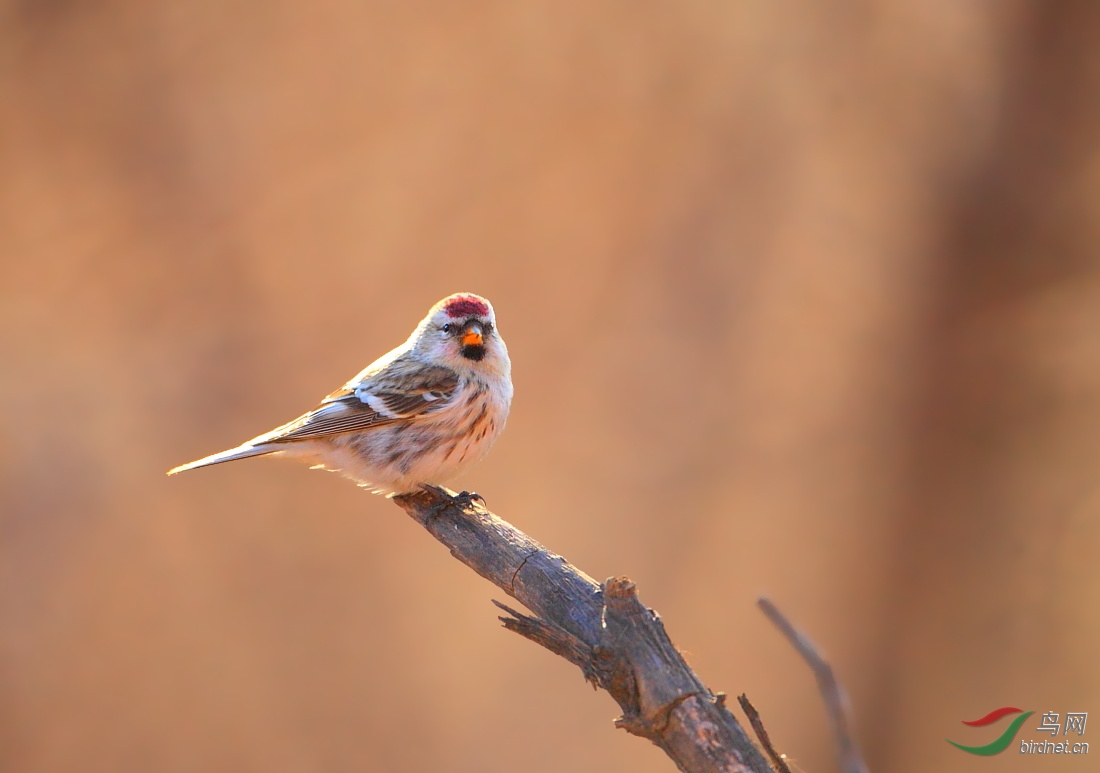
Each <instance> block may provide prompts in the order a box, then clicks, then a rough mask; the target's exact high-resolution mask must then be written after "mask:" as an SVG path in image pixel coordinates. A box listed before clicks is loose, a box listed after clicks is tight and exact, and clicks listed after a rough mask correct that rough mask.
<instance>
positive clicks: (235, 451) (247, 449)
mask: <svg viewBox="0 0 1100 773" xmlns="http://www.w3.org/2000/svg"><path fill="white" fill-rule="evenodd" d="M279 450H281V449H280V448H279V447H278V446H276V445H267V444H259V445H252V444H250V443H245V444H243V445H239V446H237V447H236V448H230V449H229V450H228V451H220V452H218V453H216V454H210V456H204V457H203V458H202V459H196V460H195V461H193V462H188V463H187V464H181V465H180V466H179V467H173V468H172V469H170V470H169V471H168V474H169V475H175V474H176V473H177V472H184V471H185V470H194V469H195V468H197V467H209V466H210V465H212V464H221V463H222V462H231V461H233V460H234V459H247V458H248V457H250V456H263V455H264V454H271V453H274V452H276V451H279Z"/></svg>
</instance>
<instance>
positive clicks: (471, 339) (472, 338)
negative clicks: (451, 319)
mask: <svg viewBox="0 0 1100 773" xmlns="http://www.w3.org/2000/svg"><path fill="white" fill-rule="evenodd" d="M482 340H483V338H482V335H481V325H479V324H477V323H476V322H471V323H470V324H469V325H467V326H466V332H465V333H464V334H463V335H462V345H463V346H481V343H482Z"/></svg>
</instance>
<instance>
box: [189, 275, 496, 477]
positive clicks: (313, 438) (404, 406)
mask: <svg viewBox="0 0 1100 773" xmlns="http://www.w3.org/2000/svg"><path fill="white" fill-rule="evenodd" d="M511 404H512V364H511V362H510V360H509V359H508V348H507V347H506V346H505V345H504V339H502V338H501V337H500V332H499V331H498V330H497V327H496V317H495V315H494V313H493V307H492V305H491V304H490V303H489V301H487V300H485V299H484V298H482V297H481V296H478V295H474V294H472V293H458V294H455V295H451V296H448V297H446V298H444V299H443V300H441V301H440V302H439V303H437V304H435V305H434V306H432V308H431V310H430V311H429V312H428V316H426V317H424V319H422V320H421V321H420V324H419V325H417V326H416V329H415V330H414V331H413V332H412V335H411V336H409V339H408V340H407V341H406V342H405V343H403V344H401V345H400V346H398V347H397V348H396V349H394V350H393V351H391V352H389V353H388V354H384V355H382V356H381V357H379V358H378V359H377V360H375V361H374V362H373V363H371V364H370V365H368V366H367V368H366V369H365V370H363V371H362V372H361V373H359V375H357V376H356V377H355V378H353V379H352V380H351V381H349V382H348V383H347V384H346V385H344V387H343V388H342V389H339V390H337V391H336V392H333V393H332V394H330V395H329V396H328V397H326V398H325V399H324V400H322V401H321V404H320V405H319V406H318V407H317V408H314V409H313V410H312V411H310V412H309V413H307V414H305V415H303V416H300V417H298V418H297V419H295V420H294V421H292V422H289V423H288V424H284V425H283V426H281V427H278V428H276V429H273V430H272V431H270V432H267V433H265V434H263V435H260V436H258V437H255V438H253V439H252V440H249V441H248V442H247V443H243V444H241V445H239V446H237V447H236V448H231V449H229V450H228V451H222V452H221V453H217V454H211V455H210V456H207V457H204V458H202V459H199V460H197V461H194V462H191V463H190V464H182V465H180V466H179V467H175V468H173V469H171V470H169V471H168V474H169V475H174V474H175V473H177V472H183V471H184V470H192V469H194V468H196V467H206V466H207V465H211V464H219V463H221V462H229V461H233V460H234V459H245V458H247V457H250V456H262V455H265V454H272V455H275V456H287V457H293V458H297V459H303V460H305V461H308V462H311V463H312V464H313V466H314V467H318V468H324V469H328V470H335V471H339V472H341V473H343V474H344V475H346V476H347V477H349V478H352V479H353V480H355V481H358V483H359V484H360V485H361V486H363V487H365V488H369V489H370V490H372V491H375V492H378V493H382V494H388V495H391V496H392V495H394V494H404V493H409V492H412V491H416V490H417V489H419V488H420V487H421V485H424V484H439V483H444V482H446V481H448V480H450V479H451V478H453V477H454V476H455V475H457V474H458V473H460V472H461V471H462V470H463V469H465V468H466V467H467V466H469V465H470V464H471V463H473V462H476V461H477V460H479V459H481V458H482V457H483V456H485V454H486V453H487V452H488V451H489V448H490V447H492V445H493V443H494V442H495V441H496V439H497V438H498V437H499V436H500V433H501V430H503V429H504V422H505V421H506V420H507V418H508V409H509V407H510V406H511Z"/></svg>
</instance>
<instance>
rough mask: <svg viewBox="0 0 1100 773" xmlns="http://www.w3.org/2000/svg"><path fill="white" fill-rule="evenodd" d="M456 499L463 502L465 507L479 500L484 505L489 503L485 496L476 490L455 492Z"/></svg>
mask: <svg viewBox="0 0 1100 773" xmlns="http://www.w3.org/2000/svg"><path fill="white" fill-rule="evenodd" d="M454 501H455V502H458V503H460V504H462V506H463V507H465V506H467V505H470V504H473V503H474V502H478V503H479V504H481V506H482V507H484V506H486V505H487V504H488V503H487V502H486V501H485V497H483V496H481V494H479V493H477V492H476V491H466V490H463V491H460V492H458V493H457V494H455V497H454Z"/></svg>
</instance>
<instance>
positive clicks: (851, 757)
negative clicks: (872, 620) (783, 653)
mask: <svg viewBox="0 0 1100 773" xmlns="http://www.w3.org/2000/svg"><path fill="white" fill-rule="evenodd" d="M756 603H757V606H759V607H760V609H761V611H763V612H764V614H765V615H767V616H768V619H769V620H771V621H772V623H773V624H774V625H775V627H776V628H778V629H779V630H780V632H781V633H782V634H783V635H784V636H786V637H787V641H789V642H790V643H791V645H792V646H793V647H794V648H795V649H796V650H798V654H800V655H801V656H802V659H803V660H805V661H806V663H808V664H809V666H810V669H811V670H812V671H813V672H814V678H815V679H816V680H817V689H818V690H819V691H820V692H821V697H822V699H824V701H825V710H826V712H828V714H829V722H830V724H831V725H832V726H833V735H834V736H835V737H836V741H837V744H838V745H839V747H840V767H841V770H843V771H844V773H869V771H868V769H867V764H866V763H865V762H864V761H863V755H861V754H860V751H859V746H857V745H856V742H855V738H854V736H853V735H852V731H851V728H850V726H849V724H848V719H847V715H846V713H845V706H846V705H847V700H846V699H845V697H844V693H843V691H842V690H841V689H840V684H839V683H838V682H837V680H836V676H835V675H834V674H833V668H832V666H830V665H829V664H828V663H827V662H825V659H824V658H822V657H821V655H819V654H818V653H817V649H816V648H815V647H814V645H813V644H812V643H811V642H810V640H809V639H807V638H806V637H805V636H804V635H803V634H802V633H800V632H799V631H798V630H797V629H796V628H795V627H794V626H793V625H791V623H790V621H789V620H787V618H786V617H785V616H784V615H783V613H782V612H780V611H779V609H778V608H777V607H776V606H775V604H773V603H772V602H771V601H770V600H769V599H766V598H761V599H759V600H758V601H757V602H756Z"/></svg>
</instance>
